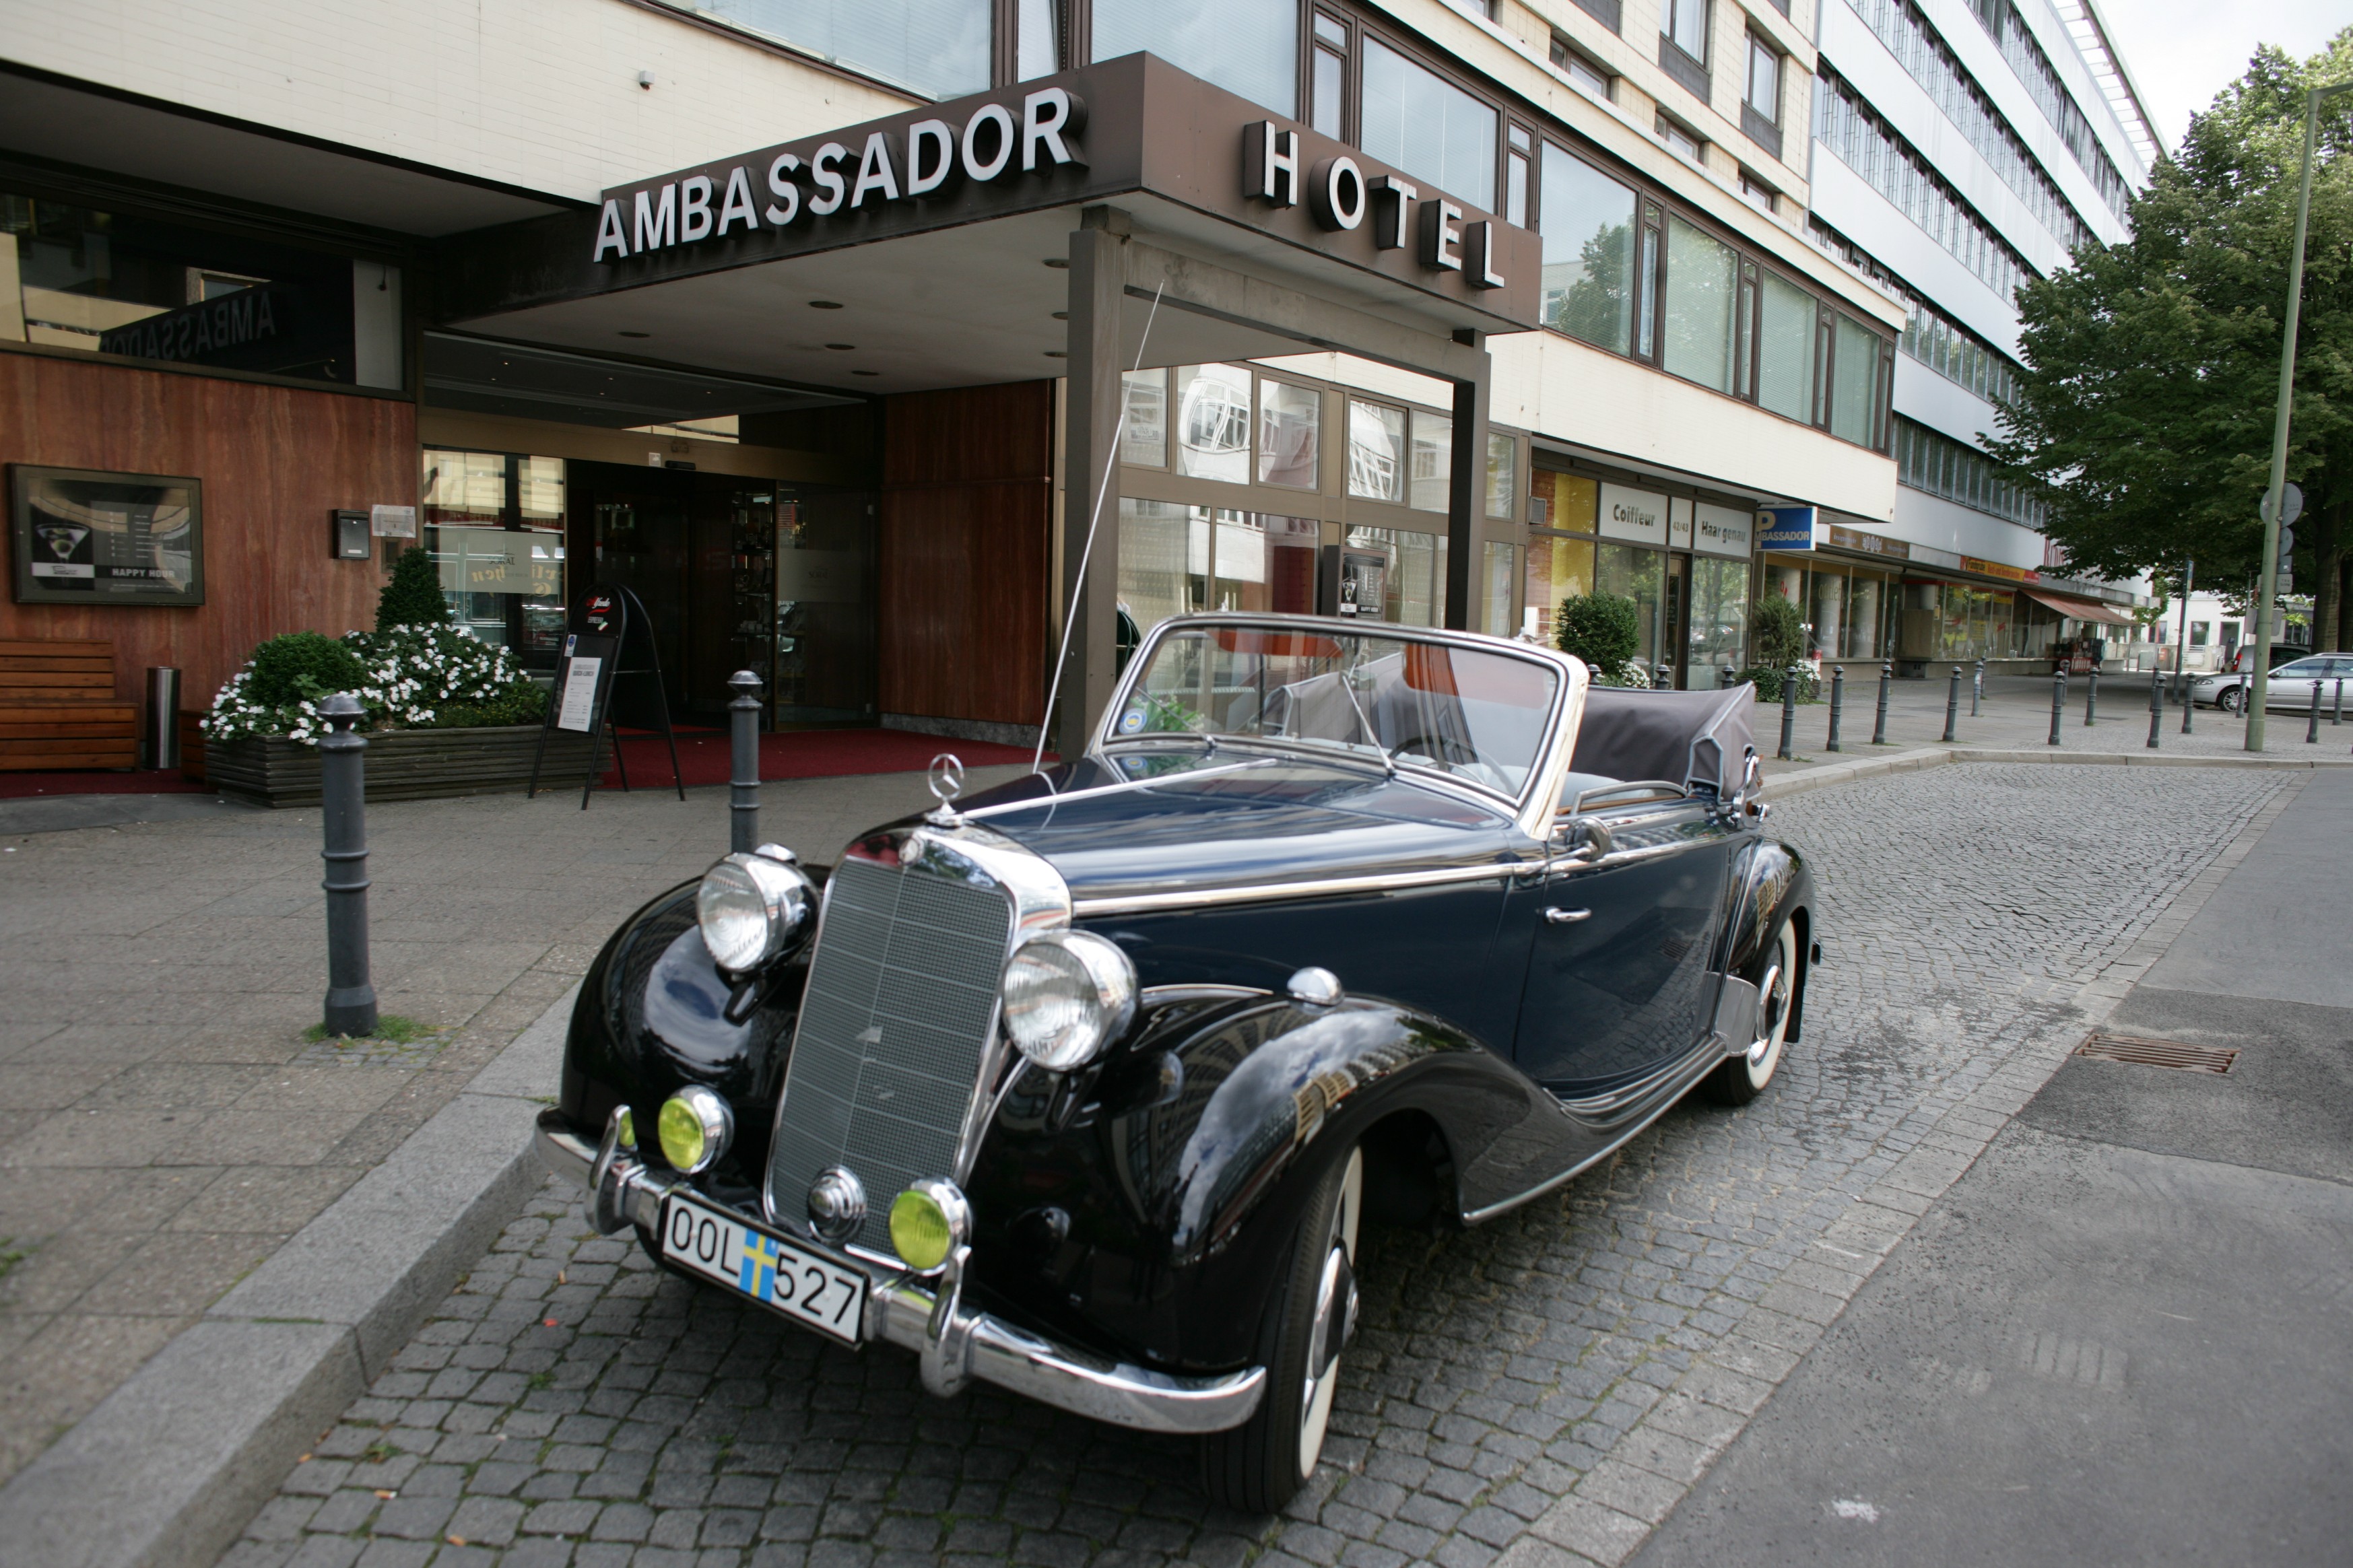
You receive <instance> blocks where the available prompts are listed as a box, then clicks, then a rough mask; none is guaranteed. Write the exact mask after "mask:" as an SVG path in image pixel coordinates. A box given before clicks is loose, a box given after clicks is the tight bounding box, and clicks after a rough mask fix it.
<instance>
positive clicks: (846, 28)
mask: <svg viewBox="0 0 2353 1568" xmlns="http://www.w3.org/2000/svg"><path fill="white" fill-rule="evenodd" d="M1110 8H1111V0H1096V5H1095V15H1096V16H1097V17H1098V18H1099V19H1098V20H1097V22H1096V24H1095V25H1096V26H1098V27H1101V26H1103V24H1102V22H1101V20H1100V18H1101V17H1102V16H1103V13H1104V12H1105V11H1106V10H1108V9H1110ZM681 9H683V10H689V11H693V12H696V13H698V14H700V15H702V16H708V17H710V18H712V20H713V21H716V22H720V23H723V24H724V25H725V26H730V27H734V28H737V29H740V30H741V31H744V32H746V33H756V34H758V35H760V36H761V37H769V38H777V39H781V40H782V41H784V42H785V43H787V44H790V45H792V46H794V47H796V48H800V49H806V50H807V51H808V52H809V53H811V54H814V55H818V56H822V57H823V58H827V59H828V60H832V61H834V62H836V63H837V64H839V65H843V66H847V67H848V68H849V69H851V70H854V71H857V72H859V73H860V75H863V76H871V77H878V78H880V79H882V80H884V81H888V82H894V83H896V84H898V85H900V86H902V87H906V88H911V89H913V90H914V91H915V93H916V94H917V95H918V96H920V97H923V98H954V97H955V96H957V95H958V94H960V93H966V92H979V91H981V90H982V89H985V88H987V86H988V43H989V37H988V29H989V22H990V18H991V14H992V13H993V12H994V10H995V5H993V4H992V0H860V4H858V5H842V4H840V3H839V0H684V3H683V4H682V5H681ZM1024 20H1025V21H1026V20H1027V18H1026V17H1025V18H1024ZM1026 30H1027V29H1026V28H1024V31H1025V32H1026ZM1019 42H1020V43H1022V44H1029V39H1028V38H1026V37H1024V38H1021V39H1019ZM1134 47H1143V46H1131V47H1130V48H1129V49H1116V50H1113V54H1127V53H1130V52H1131V50H1132V49H1133V48H1134ZM1162 52H1165V51H1162ZM1022 53H1023V54H1024V56H1026V58H1024V60H1023V65H1024V70H1023V79H1025V80H1026V79H1028V76H1029V72H1028V70H1027V69H1026V67H1027V65H1028V64H1029V62H1030V61H1032V60H1034V59H1035V58H1036V54H1035V46H1034V45H1032V46H1031V47H1029V49H1027V50H1024V51H1022ZM1096 58H1100V59H1109V58H1112V56H1111V55H1103V54H1100V53H1098V55H1097V57H1096ZM1178 63H1180V64H1181V63H1183V62H1181V61H1180V62H1178ZM1187 68H1188V69H1190V68H1189V67H1187ZM1051 72H1052V68H1051V67H1048V68H1046V69H1045V70H1043V71H1040V72H1039V73H1038V74H1039V75H1041V76H1044V75H1050V74H1051ZM1196 74H1197V75H1198V74H1206V73H1199V72H1197V73H1196ZM1286 101H1287V100H1286Z"/></svg>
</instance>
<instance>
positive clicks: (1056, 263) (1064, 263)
mask: <svg viewBox="0 0 2353 1568" xmlns="http://www.w3.org/2000/svg"><path fill="white" fill-rule="evenodd" d="M1070 264H1071V260H1070V258H1068V257H1066V256H1050V257H1048V258H1046V265H1047V266H1049V267H1068V266H1069V265H1070Z"/></svg>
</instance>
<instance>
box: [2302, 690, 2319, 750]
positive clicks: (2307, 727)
mask: <svg viewBox="0 0 2353 1568" xmlns="http://www.w3.org/2000/svg"><path fill="white" fill-rule="evenodd" d="M2304 743H2305V744H2306V745H2307V746H2316V745H2318V744H2320V682H2318V681H2317V680H2316V681H2314V682H2313V683H2312V716H2311V717H2310V718H2308V719H2306V721H2304Z"/></svg>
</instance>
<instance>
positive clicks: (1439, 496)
mask: <svg viewBox="0 0 2353 1568" xmlns="http://www.w3.org/2000/svg"><path fill="white" fill-rule="evenodd" d="M1412 472H1413V482H1412V485H1411V488H1410V493H1409V495H1408V497H1407V500H1406V504H1407V505H1408V506H1410V507H1413V508H1415V509H1417V510H1421V511H1444V510H1446V488H1447V486H1448V484H1449V483H1450V482H1451V480H1452V479H1453V477H1454V420H1453V417H1452V416H1451V415H1445V414H1432V413H1431V412H1430V410H1428V409H1427V408H1417V409H1415V410H1414V411H1413V469H1412Z"/></svg>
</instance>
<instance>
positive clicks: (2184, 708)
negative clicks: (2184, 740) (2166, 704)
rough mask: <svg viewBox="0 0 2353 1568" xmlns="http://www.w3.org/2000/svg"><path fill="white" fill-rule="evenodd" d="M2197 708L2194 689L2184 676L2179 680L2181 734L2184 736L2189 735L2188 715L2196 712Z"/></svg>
mask: <svg viewBox="0 0 2353 1568" xmlns="http://www.w3.org/2000/svg"><path fill="white" fill-rule="evenodd" d="M2197 707H2198V699H2197V697H2196V695H2195V694H2194V689H2193V688H2192V687H2191V686H2190V684H2189V677H2188V676H2187V675H2185V676H2183V677H2182V678H2181V732H2182V733H2183V734H2185V735H2187V734H2188V733H2189V715H2190V714H2191V713H2192V712H2194V711H2196V710H2197Z"/></svg>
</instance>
